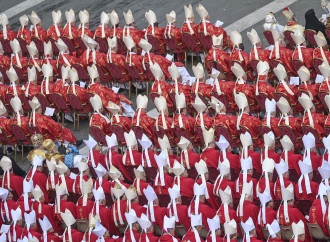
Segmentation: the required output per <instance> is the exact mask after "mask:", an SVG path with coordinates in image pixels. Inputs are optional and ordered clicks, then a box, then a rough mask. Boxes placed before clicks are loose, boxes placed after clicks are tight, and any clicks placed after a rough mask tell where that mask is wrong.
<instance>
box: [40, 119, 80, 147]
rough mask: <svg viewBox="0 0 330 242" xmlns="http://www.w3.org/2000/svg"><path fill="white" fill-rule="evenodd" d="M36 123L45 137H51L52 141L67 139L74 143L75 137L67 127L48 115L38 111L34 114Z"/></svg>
mask: <svg viewBox="0 0 330 242" xmlns="http://www.w3.org/2000/svg"><path fill="white" fill-rule="evenodd" d="M35 117H36V125H37V126H38V128H39V130H40V132H41V133H42V135H43V136H44V137H45V139H51V140H53V141H55V140H60V141H62V142H63V141H64V140H66V141H68V142H70V143H73V144H75V143H76V142H77V140H76V138H75V137H74V136H73V134H72V133H71V131H70V130H69V129H68V128H65V127H63V126H62V125H61V124H59V123H57V122H55V121H54V120H53V119H52V118H51V117H50V116H44V115H41V114H39V113H36V114H35Z"/></svg>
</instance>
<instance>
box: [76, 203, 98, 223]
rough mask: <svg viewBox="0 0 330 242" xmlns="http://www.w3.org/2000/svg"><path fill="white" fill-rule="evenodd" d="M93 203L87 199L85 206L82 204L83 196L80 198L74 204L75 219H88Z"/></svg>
mask: <svg viewBox="0 0 330 242" xmlns="http://www.w3.org/2000/svg"><path fill="white" fill-rule="evenodd" d="M93 205H94V202H93V201H91V200H89V199H87V204H86V206H83V198H80V199H79V200H78V202H77V206H76V212H77V219H89V214H90V213H91V212H92V209H93Z"/></svg>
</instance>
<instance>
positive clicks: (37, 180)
mask: <svg viewBox="0 0 330 242" xmlns="http://www.w3.org/2000/svg"><path fill="white" fill-rule="evenodd" d="M31 175H32V169H31V170H30V171H29V173H28V174H27V176H26V177H25V179H26V181H30V180H31ZM32 181H33V186H34V187H36V185H38V186H39V187H40V189H41V190H42V192H43V194H44V197H45V201H46V202H49V198H48V192H47V189H46V184H47V176H46V175H45V173H42V172H40V171H39V170H36V171H35V173H34V175H33V177H32Z"/></svg>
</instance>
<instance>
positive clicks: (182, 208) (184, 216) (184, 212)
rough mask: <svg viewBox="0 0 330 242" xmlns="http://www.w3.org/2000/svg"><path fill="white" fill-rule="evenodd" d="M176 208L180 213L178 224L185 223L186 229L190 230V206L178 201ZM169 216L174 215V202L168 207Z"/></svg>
mask: <svg viewBox="0 0 330 242" xmlns="http://www.w3.org/2000/svg"><path fill="white" fill-rule="evenodd" d="M176 209H177V214H178V220H179V222H176V223H177V224H183V225H184V227H185V229H186V230H188V229H189V228H190V217H189V216H188V206H186V205H182V204H181V203H176ZM167 216H168V217H169V218H170V217H171V216H174V208H173V204H171V206H170V207H168V208H167Z"/></svg>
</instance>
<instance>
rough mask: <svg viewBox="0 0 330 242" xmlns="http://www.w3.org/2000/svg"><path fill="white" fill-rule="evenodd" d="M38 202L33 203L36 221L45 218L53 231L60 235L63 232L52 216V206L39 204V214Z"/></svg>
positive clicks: (57, 221)
mask: <svg viewBox="0 0 330 242" xmlns="http://www.w3.org/2000/svg"><path fill="white" fill-rule="evenodd" d="M38 208H39V202H37V201H35V202H34V203H33V210H34V211H35V212H36V219H37V221H38V219H43V218H44V216H46V217H47V218H48V220H49V222H50V223H51V224H52V227H53V229H54V230H55V232H56V233H58V234H62V233H63V230H62V227H61V224H60V222H59V220H57V219H55V216H54V208H53V206H52V205H49V204H45V203H41V213H39V209H38ZM41 231H42V230H41V227H40V232H41Z"/></svg>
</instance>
